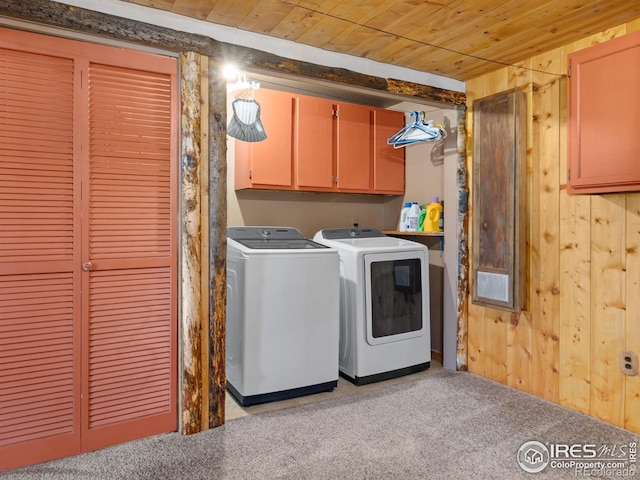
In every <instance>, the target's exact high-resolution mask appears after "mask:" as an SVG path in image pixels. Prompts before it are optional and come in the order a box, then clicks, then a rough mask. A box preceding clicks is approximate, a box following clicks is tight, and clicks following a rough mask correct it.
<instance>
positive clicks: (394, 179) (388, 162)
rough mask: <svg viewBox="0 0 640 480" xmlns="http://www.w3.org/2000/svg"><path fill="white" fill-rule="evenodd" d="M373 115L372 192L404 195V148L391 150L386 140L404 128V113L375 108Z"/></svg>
mask: <svg viewBox="0 0 640 480" xmlns="http://www.w3.org/2000/svg"><path fill="white" fill-rule="evenodd" d="M373 115H374V146H373V190H374V192H375V193H389V194H398V195H402V194H404V183H405V181H404V180H405V179H404V168H405V166H404V148H393V147H392V146H390V145H388V144H387V138H389V137H390V136H391V135H393V134H394V133H396V132H397V131H398V130H400V129H401V128H402V127H403V126H404V112H396V111H393V110H385V109H383V108H376V109H375V110H374V111H373Z"/></svg>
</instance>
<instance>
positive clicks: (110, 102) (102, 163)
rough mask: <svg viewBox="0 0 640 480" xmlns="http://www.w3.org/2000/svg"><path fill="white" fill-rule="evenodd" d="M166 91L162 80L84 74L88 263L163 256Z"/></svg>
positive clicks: (103, 71) (167, 221)
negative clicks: (86, 93)
mask: <svg viewBox="0 0 640 480" xmlns="http://www.w3.org/2000/svg"><path fill="white" fill-rule="evenodd" d="M170 85H171V83H170V78H169V76H168V75H161V74H156V73H149V72H142V71H134V70H130V69H124V68H118V67H113V66H105V65H96V64H92V65H91V67H90V69H89V93H90V101H89V139H90V140H89V144H90V146H89V151H90V165H91V171H90V182H91V190H90V217H89V218H90V222H91V226H90V234H89V235H90V238H89V250H90V257H91V259H92V260H99V259H111V260H113V259H122V258H140V257H163V258H168V257H169V256H170V250H171V246H172V245H171V205H170V196H169V192H170V179H171V171H170V165H171V163H170V153H171V135H170V133H171V90H170Z"/></svg>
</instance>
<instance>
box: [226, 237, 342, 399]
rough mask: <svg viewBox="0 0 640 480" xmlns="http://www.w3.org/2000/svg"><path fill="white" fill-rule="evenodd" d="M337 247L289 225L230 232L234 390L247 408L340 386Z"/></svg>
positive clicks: (230, 379)
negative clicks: (309, 237) (318, 241)
mask: <svg viewBox="0 0 640 480" xmlns="http://www.w3.org/2000/svg"><path fill="white" fill-rule="evenodd" d="M339 297H340V270H339V256H338V252H337V250H335V249H333V248H329V247H327V246H325V245H321V244H318V243H316V242H313V241H311V240H309V239H306V238H304V236H303V235H302V234H301V233H300V232H299V231H298V230H296V229H295V228H289V227H230V228H229V229H228V230H227V344H226V369H227V389H228V390H229V392H231V394H232V395H233V396H234V397H235V398H236V399H237V400H238V402H239V403H240V404H241V405H243V406H250V405H255V404H258V403H265V402H270V401H276V400H283V399H286V398H293V397H297V396H302V395H309V394H312V393H317V392H322V391H331V390H332V389H333V388H334V387H335V386H336V385H337V383H338V342H339V337H338V335H339V323H340V321H339V301H340V300H339Z"/></svg>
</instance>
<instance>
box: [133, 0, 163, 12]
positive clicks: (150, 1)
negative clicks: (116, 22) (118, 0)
mask: <svg viewBox="0 0 640 480" xmlns="http://www.w3.org/2000/svg"><path fill="white" fill-rule="evenodd" d="M124 1H126V2H128V3H135V4H137V5H142V6H143V7H151V8H157V9H160V10H171V9H172V8H173V3H174V1H175V0H124Z"/></svg>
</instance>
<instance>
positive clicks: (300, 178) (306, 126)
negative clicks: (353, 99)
mask: <svg viewBox="0 0 640 480" xmlns="http://www.w3.org/2000/svg"><path fill="white" fill-rule="evenodd" d="M296 124H297V125H296V127H297V128H296V129H295V131H296V134H295V137H296V138H295V144H296V147H295V165H296V185H297V187H298V188H299V189H300V190H327V189H331V188H333V187H334V174H333V171H334V170H333V151H334V146H333V102H332V101H331V100H326V99H323V98H315V97H308V96H305V95H300V96H298V105H297V117H296Z"/></svg>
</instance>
